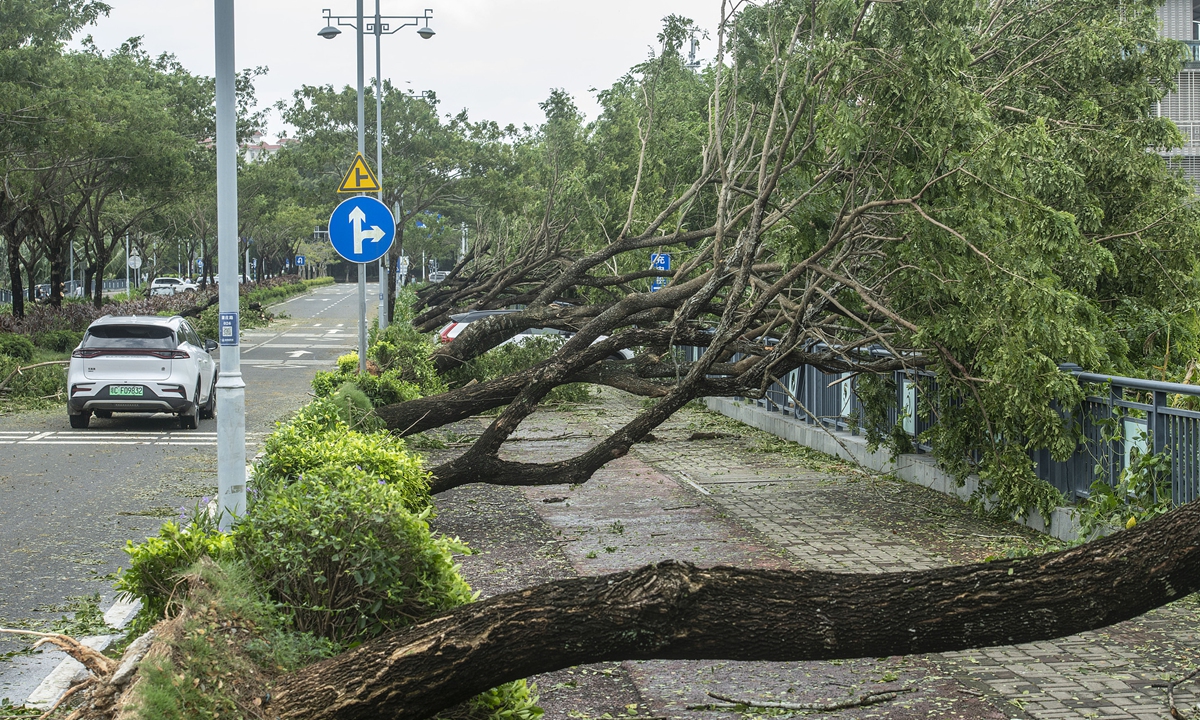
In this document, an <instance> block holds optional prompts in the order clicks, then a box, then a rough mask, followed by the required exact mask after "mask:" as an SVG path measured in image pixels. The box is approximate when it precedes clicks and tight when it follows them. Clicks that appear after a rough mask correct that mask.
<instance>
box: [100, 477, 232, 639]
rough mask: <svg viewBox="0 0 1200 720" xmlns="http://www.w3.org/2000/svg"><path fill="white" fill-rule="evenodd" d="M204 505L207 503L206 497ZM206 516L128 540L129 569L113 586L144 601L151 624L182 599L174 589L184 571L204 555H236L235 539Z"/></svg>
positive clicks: (217, 557) (201, 514)
mask: <svg viewBox="0 0 1200 720" xmlns="http://www.w3.org/2000/svg"><path fill="white" fill-rule="evenodd" d="M201 505H207V498H205V499H204V500H203V501H202V503H201ZM207 517H208V515H207V512H203V511H198V512H197V513H195V516H194V518H193V519H194V520H195V522H193V523H188V524H184V525H181V524H179V523H175V522H172V521H168V522H165V523H163V525H162V527H160V528H159V529H158V535H156V536H154V537H148V538H146V541H145V542H142V543H138V544H135V543H134V542H133V541H132V540H129V541H126V543H125V553H126V554H127V555H129V569H128V570H124V571H122V572H121V574H120V575H119V576H118V578H117V582H116V584H115V586H114V587H115V588H116V589H117V591H118V592H121V593H124V594H126V595H129V596H131V597H135V598H137V599H139V600H141V601H142V611H141V616H142V617H144V618H146V619H148V620H149V622H150V623H153V622H155V621H156V620H158V619H159V618H162V617H164V616H165V615H166V614H167V612H168V610H169V609H170V608H169V607H168V604H169V603H171V602H178V601H179V600H180V599H181V598H180V597H179V596H178V595H179V594H178V593H177V592H176V590H175V587H176V585H177V584H178V582H179V576H180V574H181V573H183V572H184V571H185V570H187V569H188V568H190V567H191V566H192V565H194V564H195V563H196V562H197V561H198V560H199V559H200V558H202V557H209V558H212V559H213V560H223V559H228V558H232V557H233V553H234V550H233V539H232V538H231V537H230V536H229V535H226V534H224V533H222V532H220V531H219V530H217V528H216V527H215V525H213V523H211V522H210V521H208V520H207ZM181 522H184V521H183V520H182V519H181Z"/></svg>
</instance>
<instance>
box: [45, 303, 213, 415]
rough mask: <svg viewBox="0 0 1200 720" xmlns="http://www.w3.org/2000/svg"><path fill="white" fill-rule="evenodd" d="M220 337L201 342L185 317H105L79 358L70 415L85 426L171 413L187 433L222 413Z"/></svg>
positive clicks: (70, 388) (70, 381) (72, 375)
mask: <svg viewBox="0 0 1200 720" xmlns="http://www.w3.org/2000/svg"><path fill="white" fill-rule="evenodd" d="M216 348H217V343H216V342H215V341H213V340H203V341H202V340H201V339H200V336H198V335H197V334H196V331H195V330H193V329H192V326H191V325H189V324H188V321H187V320H185V319H183V318H181V317H179V316H175V317H169V318H168V317H157V316H153V315H134V316H123V317H113V316H112V315H105V316H104V317H102V318H100V319H99V320H97V321H95V322H94V323H92V324H91V326H90V327H88V330H87V333H86V334H85V335H84V336H83V341H82V342H81V343H79V347H77V348H75V351H74V352H72V353H71V367H70V369H69V370H68V371H67V392H68V399H67V415H68V416H69V417H70V420H71V427H73V428H85V427H87V426H88V422H89V421H90V420H91V417H92V414H93V413H94V414H95V415H96V417H101V418H108V417H112V414H113V413H114V412H150V413H157V412H164V413H173V414H175V415H178V416H179V423H180V425H181V426H182V427H184V428H189V429H191V428H195V427H196V426H197V422H196V421H197V419H198V418H199V419H204V418H211V417H213V416H214V415H215V414H216V392H215V389H216V382H217V364H216V362H214V361H213V359H212V356H211V355H210V354H209V353H210V352H212V351H213V350H216Z"/></svg>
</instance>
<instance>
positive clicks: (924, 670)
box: [439, 392, 1200, 720]
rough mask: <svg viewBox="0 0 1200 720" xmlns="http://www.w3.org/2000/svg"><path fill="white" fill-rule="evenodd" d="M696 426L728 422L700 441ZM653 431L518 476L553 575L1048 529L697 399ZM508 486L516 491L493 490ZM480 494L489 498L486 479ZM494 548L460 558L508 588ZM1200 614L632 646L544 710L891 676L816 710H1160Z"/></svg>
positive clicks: (895, 565)
mask: <svg viewBox="0 0 1200 720" xmlns="http://www.w3.org/2000/svg"><path fill="white" fill-rule="evenodd" d="M638 402H639V401H638V400H637V399H634V398H630V397H628V396H625V395H623V394H620V393H615V392H606V393H604V394H603V396H602V399H601V401H600V402H598V403H596V404H593V405H588V406H583V407H580V408H576V409H574V410H572V411H570V412H555V411H547V412H539V413H538V414H536V415H535V416H534V417H532V418H530V419H528V420H527V421H526V422H525V423H524V424H523V425H522V430H521V432H520V433H519V435H520V436H521V439H520V440H518V441H517V442H512V443H508V444H506V445H505V450H504V454H505V455H506V456H508V457H512V458H513V459H521V460H525V461H539V462H544V461H547V460H551V459H559V458H565V457H570V456H573V455H575V454H577V453H579V452H581V451H582V450H583V449H585V448H586V447H588V446H589V445H590V444H592V443H594V442H596V441H597V440H598V438H599V437H601V436H602V435H603V434H607V432H608V431H610V430H612V429H615V428H616V427H618V426H620V425H621V424H623V423H624V422H626V421H627V420H629V419H631V418H632V417H633V415H634V414H635V413H636V412H637V410H638V408H639V405H638ZM696 431H707V432H708V433H709V435H712V434H713V433H714V432H715V433H717V434H718V435H719V436H718V437H716V438H710V439H703V440H697V441H690V440H689V439H688V438H689V437H691V436H692V434H693V433H694V432H696ZM655 435H656V436H657V439H656V441H655V442H648V443H643V444H639V445H637V446H635V448H634V451H633V452H632V453H630V455H628V456H626V457H624V458H621V459H619V460H616V461H614V462H612V463H609V464H608V465H607V466H606V467H605V468H604V469H602V470H601V471H600V472H599V473H597V474H596V476H595V477H593V478H592V479H591V480H590V481H588V482H587V483H585V484H583V485H580V486H551V487H538V488H524V489H520V490H516V491H515V493H516V494H517V495H519V496H523V497H524V498H525V499H526V500H527V501H528V507H530V508H531V509H532V511H533V513H536V515H537V516H540V519H541V521H543V522H544V523H545V525H544V527H546V528H547V529H546V530H545V531H543V532H544V538H543V539H541V540H539V541H538V542H539V543H541V547H543V548H546V550H545V551H544V552H541V551H540V552H539V558H538V559H534V560H532V561H531V562H533V563H534V564H535V565H537V564H539V563H543V562H544V560H543V559H541V557H542V556H545V557H549V556H553V557H555V558H559V559H558V560H556V562H558V563H560V569H559V570H556V571H554V573H552V574H553V575H554V576H563V574H564V573H570V572H571V570H573V571H574V572H573V573H572V574H580V575H587V574H598V573H604V572H611V571H615V570H620V569H625V568H631V567H637V566H640V565H642V564H645V563H647V562H654V561H657V560H662V559H666V558H674V559H678V560H687V561H691V562H695V563H697V564H702V565H715V564H729V565H737V566H742V567H796V568H802V567H803V568H813V569H821V570H830V571H834V572H888V571H896V570H908V569H913V570H915V569H923V568H932V567H939V566H942V565H946V564H949V563H966V562H977V561H980V560H982V559H984V557H986V556H987V555H989V554H992V553H997V552H1002V551H1004V550H1011V549H1013V548H1018V547H1026V548H1028V547H1034V546H1037V545H1039V544H1040V543H1043V542H1045V540H1044V539H1043V538H1040V537H1039V536H1035V535H1034V534H1033V533H1031V532H1030V531H1028V530H1026V529H1025V528H1022V527H1019V526H1016V525H1013V524H996V523H993V522H990V521H986V520H983V519H980V518H977V517H975V516H974V515H973V514H972V513H971V512H970V510H969V509H968V508H967V507H966V506H965V505H963V504H962V503H961V502H959V501H958V500H956V499H951V498H948V497H945V496H943V495H940V494H937V493H935V492H932V491H930V490H927V489H925V488H921V487H917V486H914V485H910V484H907V483H903V482H899V481H895V480H893V479H890V478H887V477H878V476H872V475H869V474H866V473H863V472H860V471H857V470H856V469H855V468H853V467H851V466H849V465H846V464H844V463H842V462H840V461H836V460H832V459H830V458H828V457H826V456H822V455H819V454H817V453H813V452H811V451H808V450H807V449H805V448H800V447H797V446H795V445H791V444H788V443H783V442H782V441H778V440H776V439H775V438H773V437H771V436H769V435H767V434H766V433H763V432H761V431H759V430H755V429H753V428H748V427H746V426H743V425H740V424H736V423H733V422H732V421H728V420H726V419H724V418H722V417H720V416H717V415H715V414H713V413H709V412H708V411H707V410H700V409H692V408H687V409H685V410H683V411H681V412H680V413H677V414H676V416H675V417H674V418H672V419H671V421H669V422H668V423H667V424H665V425H664V426H662V427H661V428H659V429H658V430H656V431H655ZM473 487H477V488H481V490H479V491H478V492H485V491H484V490H482V488H487V486H473ZM501 490H503V491H505V492H514V491H513V490H510V489H496V488H488V489H487V490H486V492H498V491H501ZM463 497H465V496H463ZM449 499H450V498H447V500H449ZM466 502H472V503H473V502H477V501H476V500H467V501H466ZM478 502H484V500H483V499H482V495H481V496H480V499H479V500H478ZM496 505H497V506H499V505H500V503H496ZM441 507H442V501H441V498H439V511H441V510H440V508H441ZM505 512H511V511H505ZM522 512H525V511H522ZM526 524H529V523H526ZM539 524H540V523H539ZM489 542H493V541H492V540H490V539H489V540H484V541H483V543H484V544H485V545H486V544H487V543H489ZM487 552H488V551H487V550H485V554H484V555H483V556H482V557H473V558H467V559H465V560H464V563H463V565H464V572H466V573H467V575H468V578H469V579H471V581H472V582H482V581H484V578H485V577H486V578H487V580H486V583H488V584H490V585H491V586H494V587H495V590H494V591H499V590H503V589H515V588H507V587H505V586H504V583H503V582H501V583H500V584H499V585H497V584H496V580H495V579H493V577H494V576H491V575H490V573H495V572H507V570H506V569H505V568H500V569H499V570H498V571H497V570H496V569H495V568H492V567H489V565H488V559H487ZM510 557H511V555H510ZM566 565H569V566H570V569H568V568H566ZM537 572H542V571H541V570H539V571H537ZM514 579H515V578H514ZM529 579H532V578H527V579H526V580H527V581H528V580H529ZM546 579H549V576H546ZM520 584H521V583H520V582H517V586H519V585H520ZM489 594H490V593H489ZM1197 620H1200V609H1198V607H1197V604H1196V602H1195V600H1194V599H1193V598H1188V599H1185V600H1182V601H1180V602H1177V603H1175V604H1174V605H1172V606H1169V607H1167V608H1163V609H1161V610H1158V611H1155V612H1152V613H1149V614H1147V615H1145V616H1143V617H1142V618H1139V619H1137V620H1134V621H1130V622H1126V623H1122V624H1120V625H1117V626H1114V627H1111V628H1107V629H1106V630H1104V631H1099V632H1091V633H1084V634H1081V635H1077V636H1072V637H1070V638H1065V639H1062V640H1059V641H1056V642H1048V643H1031V644H1027V645H1020V646H1014V647H1004V648H993V649H987V650H981V651H972V652H963V653H947V654H943V655H928V656H914V657H902V658H900V657H898V658H879V659H863V660H854V661H844V662H841V661H835V662H807V663H766V662H761V663H747V662H700V661H696V662H691V661H688V662H684V661H652V662H626V663H622V664H620V665H619V666H611V667H604V668H601V667H600V666H596V667H594V668H591V669H574V670H571V671H563V672H561V673H556V674H552V676H543V677H541V678H538V682H539V685H540V687H541V689H542V692H543V697H544V700H545V701H546V702H545V703H544V705H545V707H546V710H547V719H548V720H557V718H560V717H561V718H580V719H584V718H597V717H602V716H603V712H609V714H610V716H618V715H619V714H620V713H621V712H622V711H621V708H623V707H624V708H628V707H629V706H630V704H631V703H635V704H636V706H637V708H638V711H639V712H640V714H641V715H642V716H645V715H646V713H647V712H649V713H650V714H651V716H653V717H671V718H702V719H704V720H708V719H710V718H711V719H712V720H717V719H718V718H720V719H722V720H725V719H727V718H729V717H730V714H729V713H728V712H716V711H696V710H689V709H688V707H689V706H695V705H701V704H704V703H707V702H712V700H711V699H710V698H709V697H708V696H707V694H706V693H707V692H708V691H720V692H723V693H727V694H732V695H735V696H737V697H740V698H751V699H763V700H779V699H786V700H788V701H790V702H826V701H830V700H835V699H845V698H847V697H850V696H854V695H857V694H860V693H862V692H864V691H867V690H881V689H889V688H897V687H912V688H914V689H915V692H912V693H910V694H905V695H901V696H900V697H898V698H897V699H896V700H894V701H891V702H888V703H884V704H880V705H875V706H870V707H861V708H853V709H848V710H843V711H838V712H835V713H823V714H820V715H819V716H820V717H822V718H866V717H875V718H890V719H896V720H898V719H900V718H905V719H907V718H928V717H936V718H940V717H961V718H990V719H999V718H1039V719H1040V718H1139V719H1142V718H1144V719H1147V720H1148V719H1149V718H1155V719H1157V718H1165V717H1167V714H1166V696H1165V690H1164V689H1163V688H1162V687H1159V686H1155V685H1161V684H1163V683H1164V681H1166V680H1168V679H1170V678H1173V677H1178V676H1180V675H1182V674H1184V673H1186V672H1187V671H1188V670H1189V669H1190V668H1191V666H1192V663H1193V662H1194V660H1193V657H1194V656H1193V648H1195V647H1196V646H1197V642H1196V640H1197V638H1196V632H1195V631H1194V630H1193V629H1194V628H1196V627H1198V623H1197ZM601 673H602V674H603V675H604V676H605V677H606V678H610V679H609V680H606V682H609V683H610V685H608V686H605V688H606V689H604V692H606V693H611V694H612V700H611V702H612V703H614V704H613V705H611V709H606V708H607V707H608V706H604V705H603V702H601V703H600V705H596V704H595V703H593V704H592V705H588V706H587V708H588V710H587V711H583V710H579V709H578V708H579V707H582V705H579V704H578V703H575V704H573V701H574V700H576V699H578V698H581V697H582V696H572V693H575V692H577V688H579V687H582V686H581V685H580V684H579V683H581V682H583V679H584V678H585V677H587V678H594V677H596V676H600V675H601ZM590 682H594V680H592V681H590ZM1192 691H1193V686H1184V687H1182V688H1181V689H1180V690H1179V691H1177V699H1178V701H1179V702H1180V707H1181V708H1188V709H1190V708H1191V706H1192V705H1194V704H1195V703H1196V702H1197V698H1196V697H1195V696H1194V695H1193V694H1192ZM631 698H632V700H631ZM625 712H628V711H627V710H626V711H625Z"/></svg>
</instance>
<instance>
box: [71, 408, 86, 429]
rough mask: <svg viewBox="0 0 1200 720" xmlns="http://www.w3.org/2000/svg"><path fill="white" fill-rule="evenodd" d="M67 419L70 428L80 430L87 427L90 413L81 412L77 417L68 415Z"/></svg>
mask: <svg viewBox="0 0 1200 720" xmlns="http://www.w3.org/2000/svg"><path fill="white" fill-rule="evenodd" d="M67 417H68V418H69V419H70V420H71V427H73V428H75V429H77V430H82V429H83V428H86V427H87V426H88V422H89V421H90V420H91V419H92V414H91V413H90V412H81V413H79V414H78V415H71V414H68V415H67Z"/></svg>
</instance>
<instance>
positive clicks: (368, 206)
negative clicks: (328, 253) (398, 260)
mask: <svg viewBox="0 0 1200 720" xmlns="http://www.w3.org/2000/svg"><path fill="white" fill-rule="evenodd" d="M395 238H396V220H395V218H393V217H392V211H391V210H388V207H387V205H384V204H383V203H381V202H379V201H378V200H376V199H375V198H373V197H367V196H366V195H360V196H358V197H352V198H350V199H349V200H345V201H343V202H342V203H341V204H340V205H338V206H337V208H335V209H334V211H333V215H331V216H330V217H329V242H330V244H332V245H333V249H334V250H336V251H337V254H338V255H341V256H342V257H344V258H346V259H347V260H349V261H350V262H356V263H368V262H374V261H375V260H378V259H379V258H381V257H383V255H384V253H386V252H387V251H388V248H390V247H391V246H392V240H394V239H395Z"/></svg>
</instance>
